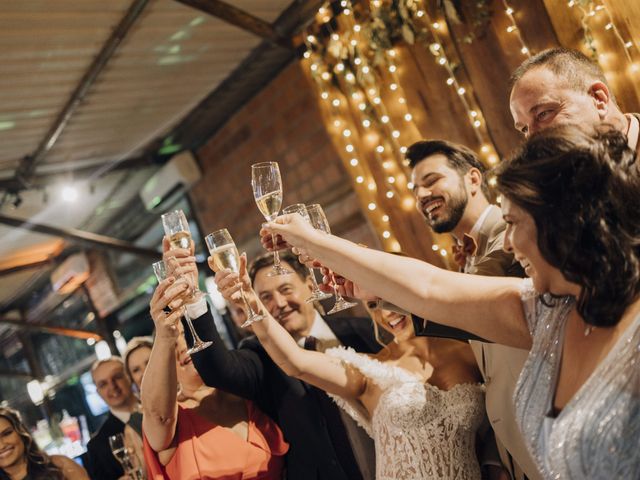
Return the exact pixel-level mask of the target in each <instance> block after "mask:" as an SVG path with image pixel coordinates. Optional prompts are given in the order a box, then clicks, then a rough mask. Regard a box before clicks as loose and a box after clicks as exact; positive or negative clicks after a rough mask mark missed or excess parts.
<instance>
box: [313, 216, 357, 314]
mask: <svg viewBox="0 0 640 480" xmlns="http://www.w3.org/2000/svg"><path fill="white" fill-rule="evenodd" d="M307 213H308V215H309V219H310V220H311V225H312V226H313V228H315V229H316V230H320V231H321V232H324V233H326V234H330V233H331V227H330V226H329V221H328V220H327V216H326V215H325V214H324V210H323V209H322V207H321V206H320V205H318V204H317V203H314V204H313V205H307ZM331 276H332V278H333V294H334V295H335V297H336V304H335V305H334V306H333V308H332V309H331V310H329V311H328V312H327V313H328V314H329V315H331V314H332V313H337V312H340V311H342V310H346V309H347V308H351V307H355V306H356V305H357V303H354V302H348V301H346V300H345V299H344V298H343V297H342V295H340V292H338V286H337V285H336V276H335V275H334V274H333V273H332V274H331Z"/></svg>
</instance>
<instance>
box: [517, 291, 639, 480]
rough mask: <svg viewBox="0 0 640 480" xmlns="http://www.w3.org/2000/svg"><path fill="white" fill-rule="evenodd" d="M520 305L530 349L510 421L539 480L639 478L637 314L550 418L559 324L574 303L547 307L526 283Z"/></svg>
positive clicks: (559, 349)
mask: <svg viewBox="0 0 640 480" xmlns="http://www.w3.org/2000/svg"><path fill="white" fill-rule="evenodd" d="M522 301H523V304H524V310H525V315H526V318H527V322H528V324H529V330H530V332H531V334H532V336H533V345H532V347H531V353H530V354H529V358H528V359H527V361H526V363H525V365H524V368H523V370H522V373H521V375H520V380H519V381H518V385H517V387H516V391H515V401H516V416H517V417H516V418H517V420H518V422H519V424H520V428H521V429H522V431H523V433H524V436H525V441H526V442H527V443H528V447H529V449H530V450H531V452H533V454H534V457H535V458H536V461H537V463H538V466H539V467H540V469H541V471H542V473H543V475H544V477H545V478H553V479H556V478H558V479H581V480H582V479H607V480H609V479H631V478H634V479H637V478H640V455H638V446H639V445H640V316H638V317H637V318H636V319H635V320H633V322H632V323H631V325H630V326H629V327H628V328H627V330H626V331H625V332H624V333H623V335H622V336H621V338H619V339H618V341H617V343H616V344H615V345H614V347H613V348H612V349H611V350H610V352H609V353H608V355H607V356H606V357H605V359H604V360H603V361H602V362H601V363H600V364H599V365H598V366H597V367H596V370H595V371H594V372H593V374H592V375H591V376H590V377H589V378H588V379H587V381H586V382H585V383H584V384H583V385H582V387H581V388H580V389H579V390H578V392H577V393H576V394H575V395H574V396H573V398H572V399H571V400H570V401H569V403H567V405H565V407H564V408H563V409H562V411H561V412H560V415H558V416H557V417H556V418H552V417H550V416H548V414H549V412H550V411H551V408H552V405H553V398H554V394H555V385H556V381H557V375H558V373H559V367H560V358H561V354H562V343H563V341H562V340H563V335H564V326H565V323H566V319H567V315H568V313H569V311H570V310H571V307H572V306H573V303H574V302H573V299H571V298H569V297H567V298H563V299H556V300H553V303H552V304H551V306H549V302H543V301H542V299H541V298H540V296H538V295H537V294H536V293H535V291H534V289H533V285H532V283H531V281H530V280H529V279H527V280H525V281H524V283H523V289H522ZM545 303H547V304H546V305H545Z"/></svg>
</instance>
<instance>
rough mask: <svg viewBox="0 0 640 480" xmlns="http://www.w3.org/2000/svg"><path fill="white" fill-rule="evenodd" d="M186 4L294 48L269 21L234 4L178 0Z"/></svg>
mask: <svg viewBox="0 0 640 480" xmlns="http://www.w3.org/2000/svg"><path fill="white" fill-rule="evenodd" d="M176 1H178V2H180V3H182V4H184V5H187V6H189V7H192V8H195V9H196V10H200V11H201V12H205V13H208V14H209V15H212V16H214V17H216V18H219V19H220V20H222V21H224V22H227V23H229V24H231V25H235V26H236V27H239V28H241V29H242V30H244V31H246V32H249V33H252V34H253V35H256V36H258V37H260V38H263V39H265V40H268V41H270V42H272V43H275V44H276V45H279V46H281V47H283V48H287V49H292V48H293V43H292V42H291V40H290V39H288V38H284V37H282V36H280V35H279V34H278V32H276V30H275V29H274V28H273V25H271V24H270V23H268V22H265V21H264V20H262V19H261V18H258V17H255V16H253V15H251V14H250V13H247V12H245V11H244V10H241V9H239V8H237V7H234V6H233V5H230V4H228V3H226V2H223V1H222V0H176Z"/></svg>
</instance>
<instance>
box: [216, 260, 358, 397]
mask: <svg viewBox="0 0 640 480" xmlns="http://www.w3.org/2000/svg"><path fill="white" fill-rule="evenodd" d="M209 265H210V266H211V267H212V268H213V267H214V266H215V265H214V264H213V262H212V261H210V262H209ZM246 265H247V259H246V256H245V255H244V254H243V255H242V256H241V257H240V275H242V280H243V284H244V286H243V288H244V291H245V295H246V297H247V300H249V301H250V302H251V303H252V306H254V310H257V309H259V310H260V313H261V314H262V315H264V317H265V318H264V320H262V321H259V322H256V323H254V324H252V329H253V332H254V333H255V334H256V336H257V337H258V339H259V340H260V343H262V346H263V347H264V348H265V350H266V351H267V353H268V354H269V356H270V357H271V358H272V359H273V361H274V362H275V363H276V364H277V365H278V366H279V367H280V368H281V369H282V370H283V371H284V372H285V373H286V374H287V375H290V376H292V377H296V378H298V379H300V380H303V381H305V382H307V383H310V384H312V385H315V386H316V387H318V388H320V389H322V390H324V391H326V392H329V393H333V394H336V395H339V396H341V397H343V398H345V399H348V400H358V399H359V398H360V396H361V395H362V394H363V393H364V390H365V387H366V381H365V379H364V377H363V376H362V374H361V373H360V372H358V371H356V370H353V369H350V368H348V367H347V366H345V365H344V364H343V363H342V362H340V361H339V360H338V359H334V358H332V357H330V356H328V355H325V354H324V353H320V352H313V351H308V350H304V349H302V348H300V346H298V344H297V343H296V341H295V340H294V339H293V338H292V337H291V335H290V334H289V333H288V332H287V331H286V330H285V329H284V328H283V327H282V326H281V325H280V324H279V323H278V322H277V321H276V320H275V319H274V318H273V317H272V316H271V314H269V312H268V311H267V309H266V308H265V307H264V306H263V305H262V303H261V302H260V300H259V299H258V298H257V295H256V294H255V292H254V291H253V290H252V288H251V282H250V280H249V276H248V275H247V268H246ZM215 279H216V284H217V285H218V289H219V290H220V292H221V293H222V295H223V296H224V297H225V298H226V299H228V300H230V301H236V302H238V301H239V300H238V295H236V293H237V292H238V291H239V290H240V285H241V283H240V276H239V275H238V274H236V273H233V272H231V270H228V269H225V270H220V271H217V272H216V276H215ZM240 306H241V307H244V305H242V303H240Z"/></svg>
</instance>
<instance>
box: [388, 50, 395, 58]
mask: <svg viewBox="0 0 640 480" xmlns="http://www.w3.org/2000/svg"><path fill="white" fill-rule="evenodd" d="M387 53H388V54H389V56H390V57H395V56H396V51H395V50H394V49H393V48H390V49H389V50H387Z"/></svg>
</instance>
